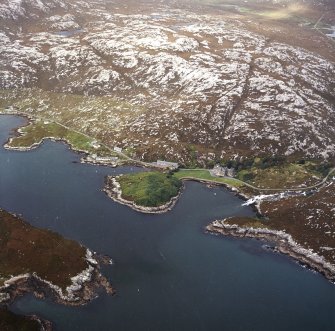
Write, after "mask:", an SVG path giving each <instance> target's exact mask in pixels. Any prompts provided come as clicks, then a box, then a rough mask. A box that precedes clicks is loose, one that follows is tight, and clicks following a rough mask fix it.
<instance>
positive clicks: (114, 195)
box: [103, 176, 184, 214]
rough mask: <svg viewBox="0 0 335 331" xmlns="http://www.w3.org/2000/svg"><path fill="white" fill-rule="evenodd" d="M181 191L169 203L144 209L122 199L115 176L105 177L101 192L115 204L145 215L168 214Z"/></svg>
mask: <svg viewBox="0 0 335 331" xmlns="http://www.w3.org/2000/svg"><path fill="white" fill-rule="evenodd" d="M183 189H184V187H183V186H182V188H181V189H180V190H179V192H178V194H177V195H176V196H175V197H173V198H171V199H170V201H168V202H167V203H166V204H164V205H160V206H157V207H144V206H140V205H137V204H136V203H134V202H133V201H130V200H126V199H123V198H122V191H121V187H120V184H119V183H118V182H117V176H107V177H106V179H105V186H104V188H103V191H104V192H105V193H106V194H107V196H108V197H109V198H111V199H112V200H114V201H115V202H118V203H120V204H122V205H126V206H128V207H130V208H132V209H133V210H136V211H138V212H141V213H146V214H163V213H166V212H168V211H169V210H171V209H172V208H173V207H174V206H175V204H176V203H177V201H178V199H179V197H180V196H181V194H182V191H183Z"/></svg>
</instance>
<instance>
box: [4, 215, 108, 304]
mask: <svg viewBox="0 0 335 331" xmlns="http://www.w3.org/2000/svg"><path fill="white" fill-rule="evenodd" d="M0 230H1V231H0V239H1V240H0V260H1V264H0V304H2V305H9V304H11V303H12V302H13V301H14V300H15V298H16V297H18V296H20V295H23V294H25V293H28V292H31V293H34V295H35V296H36V297H38V298H45V297H51V298H53V299H54V300H55V301H57V302H59V303H61V304H64V305H82V304H85V303H88V302H89V301H91V300H93V299H94V298H96V297H97V290H98V289H99V288H103V289H104V290H105V291H106V292H107V293H110V294H113V293H114V291H113V288H112V287H111V285H110V283H109V281H108V280H107V279H106V278H105V277H104V276H103V275H102V274H101V272H100V265H101V263H106V258H100V257H99V256H98V255H97V254H95V253H93V252H91V251H90V250H89V249H87V248H85V247H83V246H81V245H80V244H78V243H76V242H75V241H72V240H69V239H65V238H63V237H61V236H60V235H58V234H57V233H54V232H52V231H49V230H44V229H37V228H34V227H33V226H31V225H29V224H28V223H26V222H25V221H23V220H22V219H21V218H20V217H18V216H17V215H13V214H10V213H8V212H6V211H4V210H1V209H0ZM107 262H108V261H107Z"/></svg>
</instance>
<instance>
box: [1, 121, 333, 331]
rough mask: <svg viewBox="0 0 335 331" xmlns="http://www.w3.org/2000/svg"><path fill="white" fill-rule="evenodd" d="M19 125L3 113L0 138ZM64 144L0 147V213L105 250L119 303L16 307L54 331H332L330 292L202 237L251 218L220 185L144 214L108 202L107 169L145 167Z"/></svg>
mask: <svg viewBox="0 0 335 331" xmlns="http://www.w3.org/2000/svg"><path fill="white" fill-rule="evenodd" d="M22 122H23V120H22V119H20V118H16V117H13V116H0V143H1V144H2V143H3V142H4V141H5V140H6V139H7V137H8V134H9V132H10V129H11V128H13V127H16V126H18V125H19V124H22ZM78 160H79V156H78V155H76V154H75V153H73V152H71V151H69V150H68V148H67V146H66V145H64V144H61V143H53V142H50V141H48V142H46V143H45V144H43V146H42V147H40V148H38V149H36V150H33V151H31V152H13V151H6V150H4V149H3V148H1V149H0V206H1V207H2V208H4V209H7V210H9V211H11V212H16V213H20V214H22V215H23V217H24V218H25V219H26V220H27V221H28V222H29V223H31V224H33V225H35V226H38V227H42V228H48V229H52V230H55V231H57V232H59V233H61V234H62V235H64V236H66V237H69V238H73V239H76V240H78V241H79V242H81V243H83V244H84V245H86V246H88V247H89V248H91V249H93V250H95V251H98V252H100V253H103V254H108V255H110V256H111V257H112V258H113V260H114V261H115V264H114V265H112V266H108V267H105V268H104V273H105V275H106V276H108V278H109V279H110V280H111V281H112V284H113V285H114V287H115V288H116V290H117V293H118V294H117V296H114V297H111V296H108V295H105V294H103V293H102V294H101V295H100V297H99V298H98V299H97V300H95V301H93V302H92V303H90V304H88V305H87V306H84V307H76V308H71V307H65V306H61V305H58V304H55V303H53V302H51V301H50V300H37V299H35V298H33V296H31V295H27V296H25V297H23V298H21V299H19V300H17V301H16V303H15V304H14V305H13V306H12V310H14V311H16V312H19V313H24V314H30V313H36V314H38V315H40V316H43V317H45V318H47V319H50V320H52V321H54V322H55V326H56V330H62V331H63V330H64V331H65V330H68V331H70V330H71V331H72V330H81V331H82V330H83V331H84V330H99V331H100V330H117V331H120V330H155V331H156V330H159V331H173V330H178V331H179V330H192V331H195V330H220V331H222V330H227V331H230V330H247V331H249V330H257V331H262V330H294V331H297V330H303V331H308V330H313V331H316V330H325V331H326V330H329V331H333V330H335V286H334V285H332V284H330V283H329V282H327V281H326V280H325V279H324V278H323V277H322V276H320V275H319V274H315V273H312V272H310V271H308V270H305V269H303V268H301V267H300V266H299V265H298V264H297V263H295V262H294V261H292V260H291V259H289V258H287V257H285V256H281V255H278V254H274V253H271V252H269V251H266V250H264V249H262V243H260V242H258V241H255V240H236V239H230V238H224V237H217V236H213V235H209V234H205V233H204V232H203V228H204V226H205V225H206V224H208V223H209V222H210V221H211V220H213V219H215V218H223V217H226V216H230V215H252V214H253V212H252V210H251V209H250V208H249V207H242V206H241V200H239V199H238V198H237V197H235V196H234V195H233V194H232V193H230V192H228V191H227V190H225V189H224V188H208V187H206V186H205V185H202V184H199V183H194V182H189V183H187V184H186V190H185V192H184V194H183V195H182V197H181V199H180V201H179V202H178V203H177V205H176V207H175V208H174V209H173V210H172V211H171V212H169V213H167V214H163V215H144V214H140V213H137V212H135V211H133V210H131V209H130V208H128V207H126V206H123V205H119V204H117V203H114V202H113V201H111V200H110V199H108V198H107V197H106V196H105V195H104V193H103V192H101V188H102V186H103V181H104V176H105V175H106V174H113V173H114V174H115V173H120V172H129V171H138V170H139V169H136V168H131V167H124V168H117V169H112V168H107V167H98V166H92V165H84V164H78V163H73V161H78Z"/></svg>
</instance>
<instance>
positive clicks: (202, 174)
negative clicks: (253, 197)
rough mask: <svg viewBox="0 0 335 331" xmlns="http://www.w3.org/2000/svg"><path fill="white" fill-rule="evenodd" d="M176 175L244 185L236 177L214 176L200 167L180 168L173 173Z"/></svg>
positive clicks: (177, 176) (179, 177)
mask: <svg viewBox="0 0 335 331" xmlns="http://www.w3.org/2000/svg"><path fill="white" fill-rule="evenodd" d="M173 176H174V177H176V178H178V179H183V178H194V179H199V180H202V179H204V180H210V181H213V182H219V183H223V184H227V185H230V186H234V187H240V186H243V183H241V182H240V181H238V180H236V179H234V178H221V177H213V176H212V175H211V174H210V173H209V171H208V170H204V169H201V170H200V169H199V170H179V171H177V172H175V173H174V174H173Z"/></svg>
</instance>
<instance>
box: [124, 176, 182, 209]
mask: <svg viewBox="0 0 335 331" xmlns="http://www.w3.org/2000/svg"><path fill="white" fill-rule="evenodd" d="M118 182H119V183H120V185H121V190H122V197H123V198H124V199H126V200H130V201H133V202H135V203H136V204H137V205H140V206H145V207H157V206H161V205H163V204H165V203H167V202H169V201H170V199H171V198H173V197H175V196H176V195H177V194H178V192H179V190H180V188H181V181H180V180H179V179H177V178H176V177H174V176H171V175H169V174H166V173H162V172H158V171H151V172H141V173H136V174H126V175H123V176H121V177H120V178H119V179H118Z"/></svg>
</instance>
